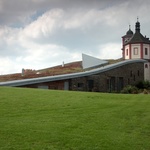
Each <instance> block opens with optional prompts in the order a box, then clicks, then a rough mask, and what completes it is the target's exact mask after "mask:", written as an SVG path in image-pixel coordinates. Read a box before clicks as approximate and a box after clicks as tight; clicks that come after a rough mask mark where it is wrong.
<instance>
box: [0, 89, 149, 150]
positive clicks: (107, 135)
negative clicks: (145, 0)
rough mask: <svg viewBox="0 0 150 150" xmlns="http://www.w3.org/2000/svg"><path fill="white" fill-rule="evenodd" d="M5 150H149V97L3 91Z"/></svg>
mask: <svg viewBox="0 0 150 150" xmlns="http://www.w3.org/2000/svg"><path fill="white" fill-rule="evenodd" d="M0 149H1V150H150V95H144V94H137V95H124V94H104V93H88V92H67V91H50V90H38V89H23V88H2V87H1V88H0Z"/></svg>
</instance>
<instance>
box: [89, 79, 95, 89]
mask: <svg viewBox="0 0 150 150" xmlns="http://www.w3.org/2000/svg"><path fill="white" fill-rule="evenodd" d="M93 87H94V81H93V80H88V89H89V91H92V90H93Z"/></svg>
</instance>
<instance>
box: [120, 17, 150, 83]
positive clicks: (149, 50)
mask: <svg viewBox="0 0 150 150" xmlns="http://www.w3.org/2000/svg"><path fill="white" fill-rule="evenodd" d="M122 56H123V58H124V59H125V60H127V59H145V60H147V62H146V63H145V64H144V74H145V80H149V81H150V40H149V38H147V37H146V36H143V35H142V34H141V31H140V22H139V20H138V18H137V22H136V23H135V33H133V32H132V31H131V29H130V26H129V30H128V31H127V33H126V35H125V36H123V37H122Z"/></svg>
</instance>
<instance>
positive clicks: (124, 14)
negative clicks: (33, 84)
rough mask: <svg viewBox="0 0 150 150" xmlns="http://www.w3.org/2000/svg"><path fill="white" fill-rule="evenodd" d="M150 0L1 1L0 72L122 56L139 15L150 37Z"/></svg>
mask: <svg viewBox="0 0 150 150" xmlns="http://www.w3.org/2000/svg"><path fill="white" fill-rule="evenodd" d="M149 8H150V1H149V0H126V1H124V0H0V75H4V74H10V73H20V72H21V70H22V68H24V69H35V70H38V69H43V68H48V67H52V66H56V65H60V64H62V62H64V63H69V62H73V61H81V60H82V53H84V54H87V55H90V56H93V57H97V58H99V59H118V58H121V54H122V52H121V48H122V39H121V37H122V36H124V35H125V34H126V32H127V31H128V29H129V25H131V30H132V31H133V32H135V23H136V21H137V17H138V18H139V21H140V23H141V33H142V34H143V35H144V36H145V35H146V36H147V37H150V17H149Z"/></svg>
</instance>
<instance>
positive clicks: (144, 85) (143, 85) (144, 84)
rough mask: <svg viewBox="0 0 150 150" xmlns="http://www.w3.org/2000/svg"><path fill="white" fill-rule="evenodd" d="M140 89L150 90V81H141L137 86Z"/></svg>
mask: <svg viewBox="0 0 150 150" xmlns="http://www.w3.org/2000/svg"><path fill="white" fill-rule="evenodd" d="M136 87H137V88H138V89H149V88H150V81H148V80H146V81H140V82H138V83H137V84H136Z"/></svg>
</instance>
